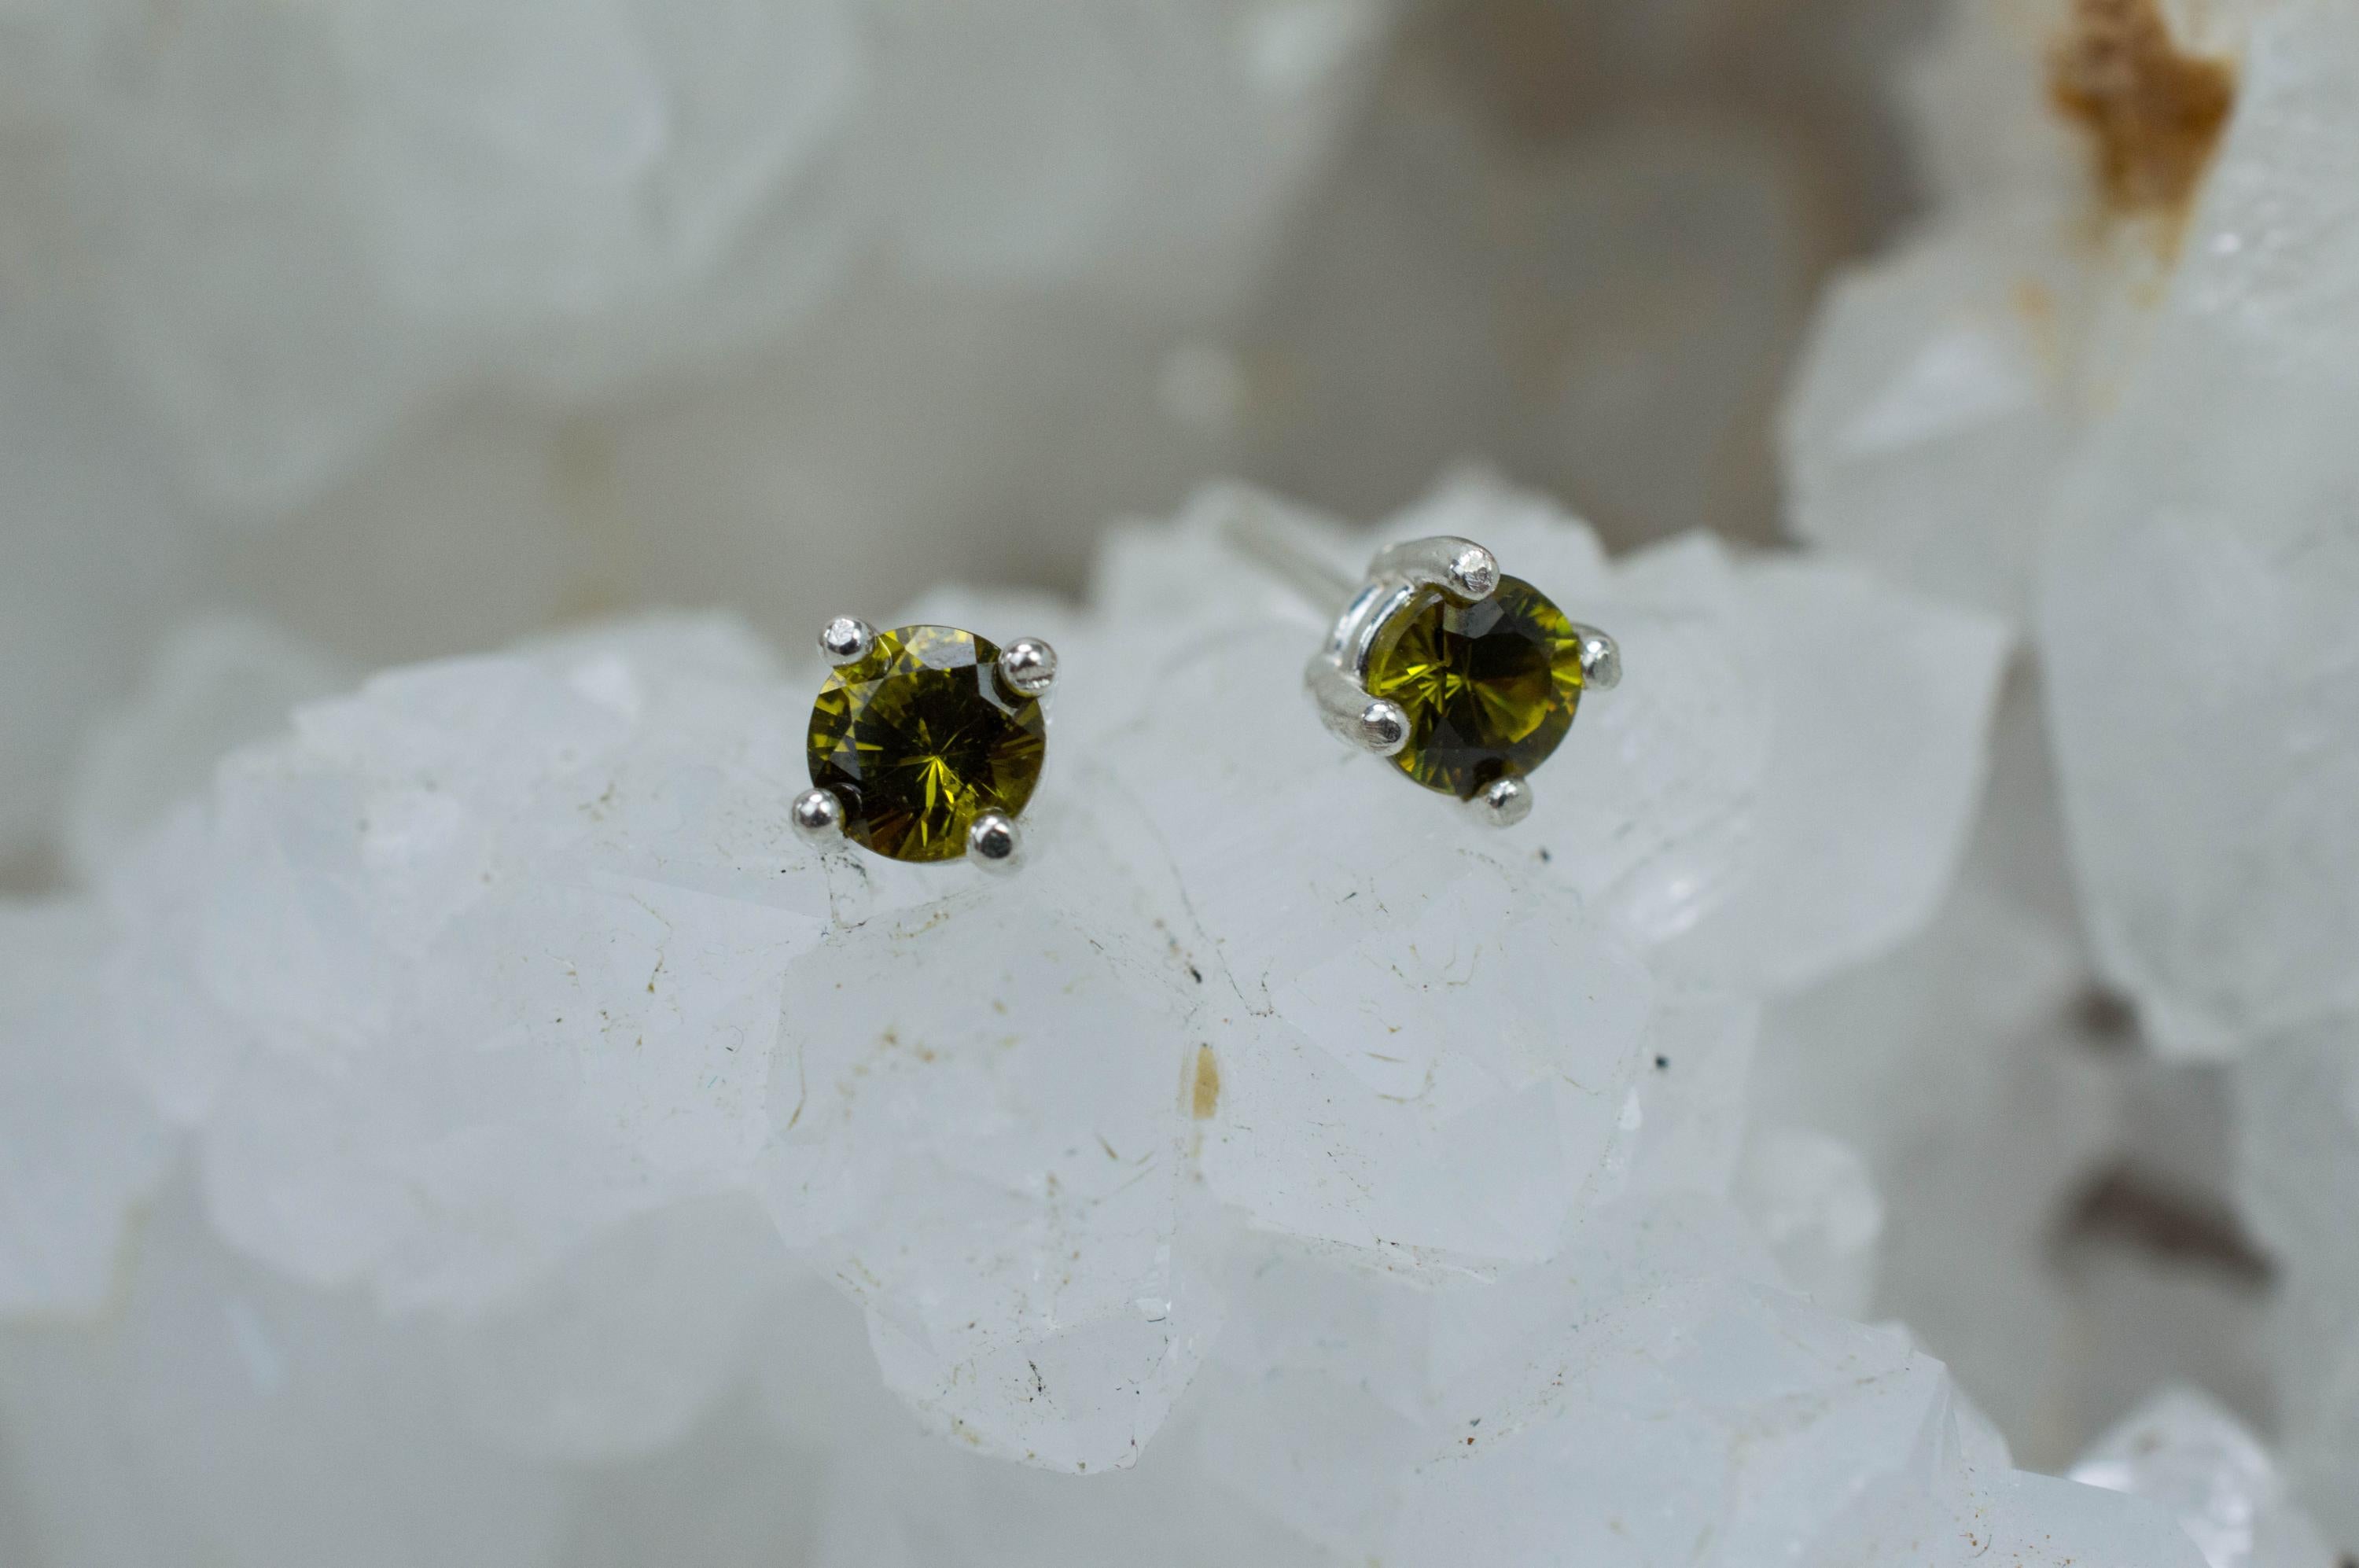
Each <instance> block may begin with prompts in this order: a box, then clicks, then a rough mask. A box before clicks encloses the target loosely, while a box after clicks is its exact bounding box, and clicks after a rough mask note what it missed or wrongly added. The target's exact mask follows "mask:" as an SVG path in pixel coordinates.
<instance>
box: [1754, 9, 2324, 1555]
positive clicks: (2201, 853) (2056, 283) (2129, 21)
mask: <svg viewBox="0 0 2359 1568" xmlns="http://www.w3.org/2000/svg"><path fill="white" fill-rule="evenodd" d="M2354 66H2359V17H2354V15H2353V13H2352V12H2351V11H2350V10H2349V8H2348V7H2345V6H2342V5H2331V4H2314V3H2310V0H2286V3H2282V4H2251V5H2247V4H2227V5H2203V6H2179V5H2159V4H2156V3H2153V0H2070V3H2067V0H2050V3H2048V4H2041V5H2031V6H2023V7H1986V6H1974V5H1966V6H1960V7H1957V8H1956V9H1955V11H1954V13H1953V14H1952V15H1951V19H1950V22H1949V25H1948V27H1946V29H1945V30H1944V33H1943V36H1942V37H1941V38H1940V40H1939V41H1938V43H1937V44H1936V46H1935V47H1934V48H1933V49H1931V51H1930V53H1929V55H1928V57H1927V58H1926V59H1925V60H1924V61H1923V62H1922V66H1921V68H1920V69H1919V71H1917V72H1916V73H1915V74H1914V76H1913V77H1912V78H1911V81H1910V84H1909V93H1908V99H1909V104H1910V108H1911V110H1912V115H1913V118H1914V120H1915V122H1916V125H1917V129H1918V133H1919V146H1920V147H1921V149H1922V155H1923V157H1924V159H1925V161H1926V163H1927V164H1928V166H1929V167H1930V169H1931V170H1932V171H1933V174H1934V177H1935V185H1936V191H1935V197H1936V199H1935V201H1934V203H1933V206H1932V210H1931V212H1930V215H1929V216H1928V218H1927V219H1926V220H1925V221H1924V222H1923V223H1921V224H1920V225H1919V228H1918V229H1917V231H1916V232H1915V233H1914V234H1911V235H1910V236H1909V237H1908V239H1907V240H1906V241H1905V242H1904V243H1903V244H1901V245H1898V246H1897V248H1895V249H1894V250H1893V251H1892V252H1890V253H1889V254H1887V255H1886V256H1881V257H1878V258H1876V259H1875V260H1874V261H1872V262H1871V263H1869V264H1867V265H1866V266H1864V267H1861V268H1859V269H1857V270H1855V271H1854V272H1853V273H1852V274H1851V275H1850V276H1849V277H1847V278H1845V279H1844V280H1843V282H1841V283H1840V285H1839V286H1838V287H1837V288H1836V289H1834V290H1833V292H1832V296H1831V298H1830V299H1829V300H1828V302H1827V304H1826V306H1825V309H1824V310H1823V311H1822V313H1821V318H1820V321H1819V322H1818V325H1817V328H1816V330H1815V332H1814V336H1813V341H1812V343H1811V346H1810V351H1809V353H1808V354H1807V356H1806V363H1805V366H1804V370H1803V373H1802V376H1801V377H1800V380H1799V385H1798V387H1797V388H1796V391H1795V394H1794V397H1793V400H1792V403H1791V405H1790V407H1789V409H1788V424H1787V436H1786V449H1787V450H1786V457H1787V463H1788V473H1789V474H1790V476H1791V480H1792V487H1793V503H1794V517H1793V521H1794V525H1795V527H1796V528H1797V529H1798V530H1799V532H1800V533H1801V534H1802V535H1803V536H1804V537H1805V538H1806V539H1810V540H1813V541H1816V542H1818V543H1820V544H1822V545H1824V546H1826V547H1828V548H1829V549H1831V550H1836V551H1839V552H1842V553H1844V554H1847V555H1851V556H1853V557H1854V558H1856V559H1859V560H1862V561H1867V562H1870V563H1872V564H1874V565H1875V567H1876V568H1878V569H1879V570H1880V571H1882V572H1886V573H1888V574H1889V576H1890V577H1891V578H1892V579H1893V580H1896V581H1902V582H1907V583H1912V584H1914V585H1916V586H1917V587H1919V589H1921V590H1922V591H1924V592H1926V593H1930V594H1934V595H1937V596H1940V597H1943V598H1946V599H1949V600H1951V601H1952V602H1955V603H1961V604H1979V605H1982V606H1984V607H1986V608H1989V609H1992V610H1995V611H1996V612H1999V613H2001V614H2004V615H2008V616H2009V617H2011V618H2012V619H2013V620H2014V621H2015V622H2016V623H2017V625H2018V626H2021V627H2022V628H2023V629H2024V631H2025V634H2026V636H2027V637H2028V639H2029V642H2030V647H2031V649H2032V652H2033V654H2034V656H2035V659H2036V666H2037V670H2038V684H2039V687H2040V689H2041V694H2042V697H2043V700H2044V707H2045V717H2046V730H2047V734H2048V743H2047V745H2048V747H2049V749H2050V750H2051V751H2052V755H2053V758H2054V766H2055V768H2056V773H2057V777H2058V780H2059V783H2060V796H2061V803H2062V823H2061V826H2062V828H2063V830H2064V831H2063V833H2062V834H2061V839H2060V847H2061V849H2062V850H2063V852H2064V853H2065V854H2067V855H2069V857H2070V861H2071V868H2072V872H2073V882H2074V887H2075V888H2076V890H2077V898H2078V903H2079V908H2080V909H2081V912H2082V920H2083V922H2084V924H2085V928H2086V930H2087V931H2088V933H2089V937H2090V942H2091V948H2092V953H2091V957H2092V959H2093V963H2094V964H2095V965H2096V967H2097V969H2098V971H2099V973H2100V974H2101V975H2103V976H2104V980H2105V981H2106V982H2107V984H2108V985H2110V986H2111V987H2112V988H2113V989H2114V992H2115V993H2116V994H2117V995H2118V996H2121V997H2123V998H2125V1000H2126V1001H2127V1002H2128V1003H2129V1004H2130V1007H2131V1010H2132V1011H2134V1014H2135V1018H2136V1024H2137V1026H2138V1030H2139V1033H2140V1035H2141V1037H2142V1038H2143V1040H2145V1041H2146V1042H2147V1044H2148V1045H2149V1046H2150V1047H2151V1048H2153V1049H2154V1050H2156V1051H2159V1052H2160V1053H2162V1054H2163V1055H2164V1056H2165V1057H2167V1058H2175V1059H2178V1060H2180V1061H2181V1062H2197V1063H2201V1062H2230V1063H2234V1066H2233V1068H2232V1069H2231V1070H2230V1072H2229V1073H2228V1078H2229V1082H2230V1086H2231V1091H2232V1093H2233V1094H2234V1098H2235V1100H2236V1102H2237V1106H2238V1111H2237V1119H2238V1123H2239V1144H2240V1148H2239V1150H2238V1153H2237V1155H2236V1157H2235V1161H2234V1163H2235V1165H2236V1168H2237V1171H2238V1175H2237V1177H2236V1185H2237V1188H2238V1189H2239V1192H2240V1194H2241V1198H2242V1207H2243V1212H2244V1214H2245V1217H2246V1220H2247V1222H2248V1223H2249V1224H2250V1225H2252V1226H2253V1227H2254V1229H2255V1230H2256V1232H2257V1235H2258V1237H2259V1240H2260V1241H2261V1243H2262V1244H2263V1245H2264V1246H2265V1247H2267V1251H2268V1254H2269V1255H2270V1256H2271V1257H2272V1258H2274V1259H2275V1263H2276V1267H2277V1269H2279V1270H2280V1271H2281V1272H2280V1278H2279V1284H2280V1291H2279V1299H2278V1301H2277V1304H2276V1306H2275V1308H2274V1310H2273V1315H2274V1323H2273V1326H2272V1331H2271V1333H2270V1335H2269V1338H2270V1342H2271V1348H2270V1352H2269V1354H2270V1356H2271V1358H2272V1359H2273V1361H2274V1363H2275V1375H2276V1383H2277V1389H2276V1403H2277V1407H2278V1409H2277V1413H2278V1417H2279V1419H2280V1420H2281V1421H2283V1423H2284V1427H2285V1433H2286V1441H2287V1461H2288V1465H2289V1467H2290V1469H2291V1471H2292V1473H2293V1475H2294V1477H2295V1480H2296V1482H2297V1483H2298V1484H2299V1487H2300V1489H2301V1491H2302V1493H2303V1495H2304V1496H2305V1497H2307V1498H2308V1499H2309V1500H2310V1502H2311V1504H2312V1506H2314V1507H2316V1508H2318V1509H2320V1510H2321V1513H2322V1514H2323V1515H2325V1516H2326V1522H2327V1523H2328V1524H2329V1525H2330V1526H2331V1528H2332V1529H2333V1530H2336V1531H2339V1532H2340V1534H2341V1536H2342V1538H2343V1541H2344V1542H2345V1543H2346V1544H2347V1543H2348V1542H2350V1541H2353V1540H2354V1539H2359V1311H2354V1308H2353V1306H2352V1302H2353V1301H2354V1299H2359V1298H2354V1285H2359V1251H2354V1242H2353V1236H2354V1233H2353V1230H2352V1227H2351V1224H2350V1216H2351V1214H2352V1213H2353V1212H2354V1211H2353V1204H2354V1202H2359V1168H2354V1149H2359V964H2354V962H2353V959H2354V953H2359V812H2354V811H2353V810H2352V801H2353V800H2354V797H2355V796H2359V706H2354V687H2353V684H2352V682H2351V681H2350V679H2349V676H2350V671H2351V669H2352V666H2353V662H2354V657H2359V642H2354V637H2359V632H2355V631H2354V627H2359V621H2354V617H2353V615H2352V613H2351V612H2352V607H2353V604H2354V602H2359V601H2354V591H2359V513H2354V510H2353V507H2352V505H2351V498H2352V496H2353V495H2354V490H2359V454H2354V447H2353V444H2352V442H2351V441H2350V440H2349V437H2348V431H2349V430H2351V428H2352V426H2353V423H2354V419H2359V372H2354V366H2359V310H2354V302H2353V295H2352V289H2351V280H2352V278H2354V277H2359V188H2354V186H2353V184H2352V182H2351V180H2349V179H2348V178H2347V169H2348V166H2349V154H2350V150H2351V148H2352V147H2353V146H2354V145H2359V101H2354V98H2353V96H2352V94H2351V93H2350V92H2349V91H2348V83H2349V82H2350V80H2351V72H2352V71H2353V70H2354ZM2223 1185H2224V1183H2223ZM2215 1555H2216V1554H2215ZM2236 1560H2238V1561H2243V1560H2244V1559H2242V1558H2238V1559H2236Z"/></svg>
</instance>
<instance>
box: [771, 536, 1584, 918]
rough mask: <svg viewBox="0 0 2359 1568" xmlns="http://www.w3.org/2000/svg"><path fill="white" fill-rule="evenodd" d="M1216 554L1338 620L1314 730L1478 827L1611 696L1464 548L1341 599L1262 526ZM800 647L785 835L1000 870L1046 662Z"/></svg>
mask: <svg viewBox="0 0 2359 1568" xmlns="http://www.w3.org/2000/svg"><path fill="white" fill-rule="evenodd" d="M1230 539H1231V542H1232V543H1234V544H1235V545H1237V546H1239V547H1240V548H1242V549H1243V550H1245V551H1246V552H1247V553H1249V554H1251V555H1253V556H1255V557H1256V558H1257V559H1259V560H1260V561H1262V563H1263V564H1264V565H1266V566H1268V567H1269V568H1271V569H1272V570H1273V571H1275V572H1277V574H1278V575H1280V576H1282V577H1284V578H1286V579H1288V581H1290V582H1291V583H1293V584H1294V585H1295V586H1296V587H1297V588H1299V589H1300V590H1302V591H1304V592H1306V593H1311V594H1317V595H1321V596H1323V597H1324V598H1325V599H1326V600H1327V602H1328V603H1329V604H1337V603H1340V604H1342V605H1343V607H1342V609H1341V610H1339V611H1338V612H1337V613H1336V615H1335V620H1334V624H1333V627H1332V630H1331V631H1330V632H1329V633H1328V636H1327V639H1326V641H1325V643H1324V644H1323V645H1322V646H1321V648H1320V649H1319V650H1318V651H1317V652H1316V653H1314V654H1313V655H1312V656H1311V659H1310V665H1309V667H1308V668H1307V669H1306V670H1305V671H1304V685H1305V687H1306V688H1307V690H1308V692H1309V694H1310V700H1311V702H1312V703H1313V705H1314V706H1315V707H1316V708H1317V710H1318V713H1319V714H1320V717H1321V719H1322V720H1324V721H1325V723H1326V724H1327V727H1328V728H1329V729H1330V730H1332V731H1333V732H1334V733H1335V734H1336V735H1338V736H1340V737H1341V738H1342V739H1343V740H1344V741H1345V742H1346V743H1348V744H1349V745H1351V746H1353V747H1355V748H1357V749H1359V750H1362V751H1365V752H1368V753H1371V754H1373V755H1375V756H1377V757H1386V758H1389V759H1390V760H1391V761H1392V763H1393V765H1394V766H1395V767H1397V768H1399V769H1400V770H1401V772H1403V773H1404V774H1406V775H1408V778H1409V779H1412V780H1414V781H1415V782H1416V783H1419V784H1421V785H1423V786H1424V787H1425V788H1427V789H1432V790H1435V791H1437V792H1439V793H1441V794H1445V795H1450V796H1453V797H1455V798H1456V799H1457V800H1461V801H1463V802H1464V803H1465V805H1466V807H1467V809H1469V810H1470V811H1473V813H1474V814H1475V815H1476V816H1477V817H1478V818H1480V819H1481V820H1482V821H1484V822H1489V823H1491V824H1493V825H1494V826H1498V827H1507V826H1512V825H1513V824H1515V823H1517V822H1521V821H1523V819H1524V818H1525V817H1527V816H1528V815H1530V814H1531V809H1532V788H1531V784H1530V782H1529V778H1530V774H1531V772H1532V770H1533V769H1535V768H1538V767H1539V765H1540V764H1541V763H1543V762H1545V761H1547V760H1548V758H1549V756H1550V755H1551V754H1553V753H1554V752H1555V750H1556V748H1557V747H1558V746H1560V745H1561V744H1562V743H1563V741H1564V737H1565V735H1566V734H1567V733H1568V732H1569V731H1570V730H1571V727H1572V720H1573V715H1574V713H1575V712H1576V711H1577V710H1578V709H1579V707H1580V704H1581V699H1582V693H1583V692H1584V691H1608V690H1611V689H1612V688H1613V687H1614V685H1615V684H1616V683H1617V682H1618V681H1620V680H1621V675H1622V666H1621V654H1620V651H1619V650H1618V649H1617V648H1616V647H1615V646H1614V639H1613V638H1612V637H1608V636H1607V635H1606V634H1605V633H1603V632H1602V631H1600V630H1598V629H1597V628H1596V627H1594V626H1583V625H1582V624H1580V623H1579V622H1576V621H1573V620H1571V619H1569V618H1568V617H1567V616H1566V615H1565V614H1564V612H1563V611H1561V610H1560V609H1558V608H1557V606H1556V604H1555V603H1554V602H1553V601H1552V600H1550V599H1549V597H1548V596H1547V595H1546V594H1545V593H1541V592H1540V591H1539V590H1538V589H1537V588H1535V587H1533V586H1532V585H1531V584H1530V583H1526V582H1524V581H1522V580H1521V579H1520V578H1515V577H1508V576H1505V575H1503V574H1502V573H1501V572H1500V570H1499V562H1498V559H1497V558H1496V557H1495V556H1494V555H1493V554H1492V553H1491V551H1489V550H1485V549H1484V547H1483V546H1481V545H1479V544H1476V543H1474V542H1473V540H1471V539H1458V538H1455V537H1452V536H1449V535H1440V536H1436V537H1434V538H1431V539H1412V540H1409V541H1408V542H1407V543H1404V544H1397V545H1393V546H1390V547H1388V548H1386V549H1385V550H1380V551H1378V552H1377V554H1376V556H1375V560H1374V561H1371V562H1369V565H1368V570H1367V572H1366V574H1365V576H1364V578H1363V579H1362V580H1361V581H1360V582H1358V583H1352V582H1350V581H1349V580H1347V579H1344V578H1343V577H1342V576H1341V575H1340V574H1338V573H1336V572H1334V571H1333V570H1332V568H1330V567H1329V566H1327V564H1326V563H1325V562H1324V561H1322V560H1321V559H1320V558H1319V557H1318V556H1316V555H1315V554H1314V553H1312V552H1311V551H1310V550H1306V549H1304V548H1302V547H1301V546H1300V545H1299V544H1298V543H1295V542H1293V541H1291V540H1288V539H1286V538H1285V537H1283V536H1281V535H1278V534H1277V533H1276V532H1274V531H1271V530H1269V529H1267V528H1261V529H1258V530H1257V529H1255V528H1250V527H1247V528H1235V529H1233V530H1232V531H1231V534H1230ZM819 640H820V651H821V655H822V656H823V657H824V658H825V659H827V661H828V663H829V665H830V666H832V669H831V670H830V672H829V674H828V677H827V680H826V682H825V684H824V685H822V686H821V689H820V694H819V697H818V700H817V701H816V702H813V704H812V705H811V718H810V745H809V751H810V779H811V787H810V789H809V790H807V791H806V792H804V793H803V794H802V795H800V796H798V797H797V798H796V800H795V802H794V806H793V809H792V819H793V822H794V825H795V829H796V831H797V833H799V834H800V835H801V836H802V837H804V838H805V839H806V840H808V841H810V842H812V843H817V844H825V843H829V842H833V841H836V840H839V839H843V840H849V841H851V842H852V843H853V844H859V845H860V846H861V847H863V848H864V849H867V850H869V851H872V852H873V853H875V854H877V855H884V856H886V857H887V858H890V859H894V860H906V861H919V862H930V861H943V860H954V859H958V858H960V857H962V856H963V857H964V858H967V859H970V860H973V862H974V863H975V864H976V865H978V866H982V867H983V868H984V870H986V871H1006V870H1009V869H1012V868H1013V867H1014V866H1016V864H1017V863H1018V861H1019V860H1020V859H1021V857H1022V850H1023V835H1022V833H1021V831H1020V830H1019V828H1018V827H1017V825H1016V821H1017V818H1019V817H1020V816H1021V815H1022V814H1023V811H1024V807H1025V804H1026V803H1027V801H1028V800H1031V798H1032V791H1033V789H1034V787H1035V786H1036V785H1038V782H1039V779H1040V770H1041V767H1042V764H1043V763H1044V762H1045V761H1046V760H1047V757H1048V750H1049V729H1048V719H1047V715H1046V714H1045V713H1043V711H1042V706H1041V703H1042V699H1043V698H1045V697H1046V696H1047V695H1048V693H1049V690H1050V688H1051V687H1052V686H1054V685H1055V683H1056V679H1057V655H1056V651H1055V650H1054V649H1053V648H1050V647H1049V645H1048V644H1047V643H1046V642H1043V641H1042V640H1041V639H1039V638H1038V637H1019V638H1017V639H1016V641H1014V642H1011V643H1009V644H1007V645H1006V647H1004V648H1002V647H999V646H996V645H995V644H993V643H991V642H988V641H986V640H985V639H984V638H982V637H977V636H975V635H974V634H973V632H968V631H961V630H959V629H957V628H955V627H951V626H900V627H897V628H895V629H893V630H891V631H878V630H877V629H875V627H873V626H869V625H868V624H867V623H865V622H864V621H860V620H856V619H853V618H852V617H850V616H842V617H839V618H837V619H835V620H832V621H830V622H829V623H828V624H827V626H826V627H825V629H823V630H822V631H821V633H820V639H819Z"/></svg>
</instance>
